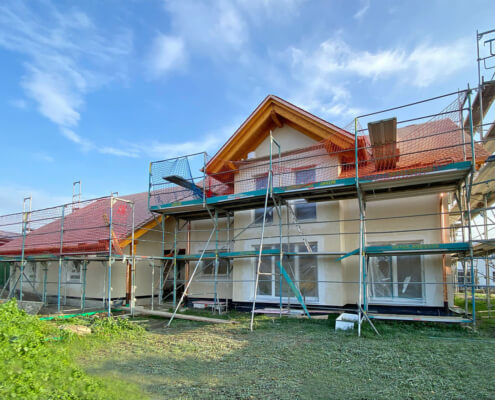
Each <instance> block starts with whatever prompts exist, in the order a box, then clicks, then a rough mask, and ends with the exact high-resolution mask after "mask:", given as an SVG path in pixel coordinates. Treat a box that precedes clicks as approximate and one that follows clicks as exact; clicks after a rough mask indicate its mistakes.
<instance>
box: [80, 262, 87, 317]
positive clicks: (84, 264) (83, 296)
mask: <svg viewBox="0 0 495 400" xmlns="http://www.w3.org/2000/svg"><path fill="white" fill-rule="evenodd" d="M87 271H88V260H83V262H82V278H83V279H82V294H81V310H84V308H85V307H86V275H87Z"/></svg>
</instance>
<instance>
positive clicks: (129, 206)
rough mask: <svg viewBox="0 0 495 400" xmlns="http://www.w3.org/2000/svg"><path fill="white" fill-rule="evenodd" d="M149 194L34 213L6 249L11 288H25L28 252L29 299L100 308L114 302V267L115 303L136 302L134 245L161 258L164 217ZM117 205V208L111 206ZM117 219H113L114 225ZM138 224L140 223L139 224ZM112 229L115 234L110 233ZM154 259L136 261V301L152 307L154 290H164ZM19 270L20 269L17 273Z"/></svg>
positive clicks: (24, 292) (3, 251) (96, 200)
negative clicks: (152, 206) (151, 208)
mask: <svg viewBox="0 0 495 400" xmlns="http://www.w3.org/2000/svg"><path fill="white" fill-rule="evenodd" d="M147 197H148V194H147V193H146V192H145V193H138V194H133V195H129V196H122V197H120V198H117V197H104V198H100V199H95V200H90V201H85V202H79V203H75V204H67V205H64V206H60V207H55V208H52V209H46V210H37V211H32V212H30V213H29V214H28V221H27V222H26V226H29V227H30V228H29V229H26V234H25V239H24V244H23V235H17V237H16V238H15V239H14V240H11V241H10V242H8V243H6V244H4V245H3V246H2V247H1V250H0V254H1V255H2V256H3V257H5V258H8V257H11V259H12V260H17V262H15V263H12V262H11V265H12V267H11V270H12V272H13V274H12V278H11V287H13V286H16V289H15V290H17V291H19V289H20V284H17V285H15V282H18V281H20V280H19V277H20V256H21V251H22V249H23V248H24V258H25V260H26V265H25V269H24V273H25V274H24V276H23V283H22V290H23V294H24V295H25V296H28V297H30V298H32V297H33V296H34V298H36V297H41V298H42V299H43V300H46V301H47V302H57V298H61V301H62V303H63V304H72V305H80V304H81V303H83V305H84V306H100V305H101V304H105V302H106V300H107V299H108V268H109V260H110V257H113V259H114V261H112V263H111V271H110V274H111V287H112V289H111V290H112V292H111V296H110V297H111V299H112V301H121V302H126V301H127V302H128V301H129V299H130V297H131V268H132V265H131V262H130V260H131V258H130V255H131V242H132V238H133V235H134V247H135V251H136V252H139V253H140V254H141V255H144V256H153V255H160V254H161V251H162V250H161V249H162V236H163V235H162V231H161V225H160V223H161V217H160V216H157V215H154V214H151V213H150V212H149V210H148V204H147V201H148V198H147ZM111 204H112V205H111ZM110 218H111V220H110ZM133 220H134V221H133ZM110 226H111V227H112V229H110ZM159 264H160V263H159V262H158V263H156V266H154V262H153V260H152V259H148V260H143V259H139V260H137V261H136V269H135V277H134V279H135V283H136V285H135V286H136V292H135V293H134V296H135V298H136V301H137V302H138V303H139V302H144V303H147V302H149V301H150V298H151V290H152V286H153V285H156V286H155V287H157V288H158V284H159V274H156V275H155V274H154V271H152V269H154V268H156V267H157V266H158V265H159ZM14 266H17V268H15V269H14Z"/></svg>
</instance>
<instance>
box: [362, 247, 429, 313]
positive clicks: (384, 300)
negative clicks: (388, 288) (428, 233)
mask: <svg viewBox="0 0 495 400" xmlns="http://www.w3.org/2000/svg"><path fill="white" fill-rule="evenodd" d="M422 243H423V241H422V240H420V241H400V242H372V243H368V246H389V245H404V244H422ZM384 256H385V254H384ZM418 256H419V259H420V265H421V298H407V297H400V296H399V293H398V291H399V282H398V278H397V276H398V272H397V257H400V255H399V256H396V255H393V256H388V257H391V259H392V282H393V284H392V297H375V296H374V294H373V291H374V285H375V283H374V282H373V273H372V272H371V267H370V266H369V267H368V282H369V283H368V287H369V290H368V300H369V302H370V303H371V304H397V305H399V304H401V305H408V304H425V303H426V287H425V262H424V256H423V254H418ZM370 258H371V257H370ZM368 264H369V260H368ZM377 284H380V283H377Z"/></svg>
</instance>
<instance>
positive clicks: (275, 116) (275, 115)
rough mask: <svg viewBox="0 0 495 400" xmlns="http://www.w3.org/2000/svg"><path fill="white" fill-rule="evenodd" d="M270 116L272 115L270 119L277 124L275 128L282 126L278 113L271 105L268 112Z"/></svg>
mask: <svg viewBox="0 0 495 400" xmlns="http://www.w3.org/2000/svg"><path fill="white" fill-rule="evenodd" d="M270 117H272V121H273V122H274V123H275V125H276V126H277V128H282V126H283V125H284V124H283V123H282V121H280V119H279V118H278V115H277V113H276V112H275V110H274V109H273V107H272V111H271V112H270Z"/></svg>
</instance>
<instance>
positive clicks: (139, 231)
mask: <svg viewBox="0 0 495 400" xmlns="http://www.w3.org/2000/svg"><path fill="white" fill-rule="evenodd" d="M162 218H163V215H160V216H159V217H158V218H155V219H153V220H151V221H149V222H148V223H146V224H145V225H143V226H142V227H141V228H139V229H137V230H136V229H135V230H134V240H135V241H136V239H139V238H140V237H141V236H143V235H144V234H145V233H148V232H149V231H150V229H153V228H154V227H155V226H157V225H158V224H159V223H161V222H162ZM167 218H168V215H166V216H165V219H167ZM131 242H132V236H128V237H127V238H125V239H123V240H121V241H120V247H121V248H124V247H126V246H128V245H129V244H131Z"/></svg>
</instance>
